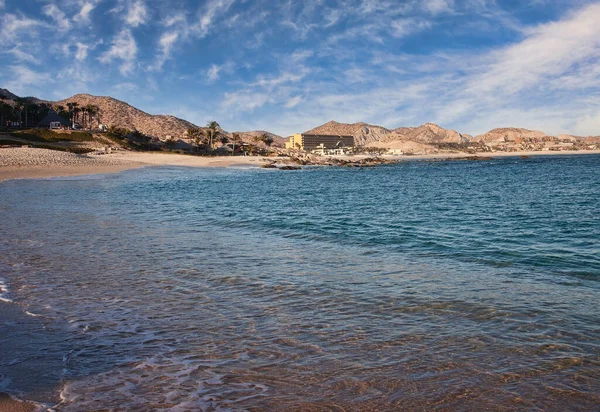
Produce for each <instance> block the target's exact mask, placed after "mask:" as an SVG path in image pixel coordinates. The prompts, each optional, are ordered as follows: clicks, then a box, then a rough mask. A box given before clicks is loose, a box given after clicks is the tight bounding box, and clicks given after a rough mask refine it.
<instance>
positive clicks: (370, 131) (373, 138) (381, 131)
mask: <svg viewBox="0 0 600 412" xmlns="http://www.w3.org/2000/svg"><path fill="white" fill-rule="evenodd" d="M389 133H390V131H389V130H388V129H386V128H385V127H381V126H374V125H371V124H367V123H362V122H361V123H352V124H348V123H338V122H336V121H333V120H332V121H330V122H327V123H325V124H323V125H321V126H319V127H315V128H314V129H311V130H309V131H307V132H304V134H326V135H339V136H354V142H355V144H356V145H359V146H368V145H369V143H373V142H378V141H381V140H383V139H384V138H385V136H387V135H388V134H389Z"/></svg>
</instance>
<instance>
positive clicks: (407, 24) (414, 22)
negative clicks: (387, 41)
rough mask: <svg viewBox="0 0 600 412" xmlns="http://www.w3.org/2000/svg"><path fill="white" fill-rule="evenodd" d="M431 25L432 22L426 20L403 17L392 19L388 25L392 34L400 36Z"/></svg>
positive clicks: (405, 35) (408, 34)
mask: <svg viewBox="0 0 600 412" xmlns="http://www.w3.org/2000/svg"><path fill="white" fill-rule="evenodd" d="M431 26H432V24H431V22H430V21H428V20H421V19H413V18H405V19H398V20H394V21H393V22H392V24H391V26H390V27H391V29H392V36H394V37H398V38H402V37H407V36H410V35H411V34H414V33H416V32H419V31H422V30H426V29H429V28H431Z"/></svg>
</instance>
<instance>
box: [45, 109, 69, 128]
mask: <svg viewBox="0 0 600 412" xmlns="http://www.w3.org/2000/svg"><path fill="white" fill-rule="evenodd" d="M51 122H60V124H61V125H62V126H69V125H70V123H69V121H68V120H67V119H65V118H64V117H61V116H59V115H58V113H56V112H55V111H54V110H52V109H50V111H49V112H48V114H47V115H46V116H45V117H44V118H43V119H42V120H41V121H40V122H39V123H38V124H37V125H38V127H50V123H51Z"/></svg>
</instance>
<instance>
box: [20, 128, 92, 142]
mask: <svg viewBox="0 0 600 412" xmlns="http://www.w3.org/2000/svg"><path fill="white" fill-rule="evenodd" d="M9 134H10V135H11V136H12V137H18V138H20V139H23V140H27V141H30V142H46V143H56V142H91V141H92V140H94V137H93V136H92V134H91V133H88V132H76V131H72V132H70V133H57V132H54V131H52V130H48V129H27V130H13V131H10V132H9Z"/></svg>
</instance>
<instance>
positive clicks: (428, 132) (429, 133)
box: [387, 123, 471, 145]
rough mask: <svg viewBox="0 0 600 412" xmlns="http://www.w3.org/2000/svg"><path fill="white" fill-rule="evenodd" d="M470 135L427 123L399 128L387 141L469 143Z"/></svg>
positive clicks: (429, 143) (393, 131)
mask: <svg viewBox="0 0 600 412" xmlns="http://www.w3.org/2000/svg"><path fill="white" fill-rule="evenodd" d="M470 137H471V136H469V135H463V134H460V133H458V132H457V131H456V130H448V129H444V128H443V127H440V126H438V125H437V124H434V123H425V124H424V125H421V126H419V127H399V128H397V129H394V130H392V133H390V135H389V136H388V138H387V141H394V140H405V141H413V142H418V143H422V144H428V145H431V144H441V143H468V142H469V138H470Z"/></svg>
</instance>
